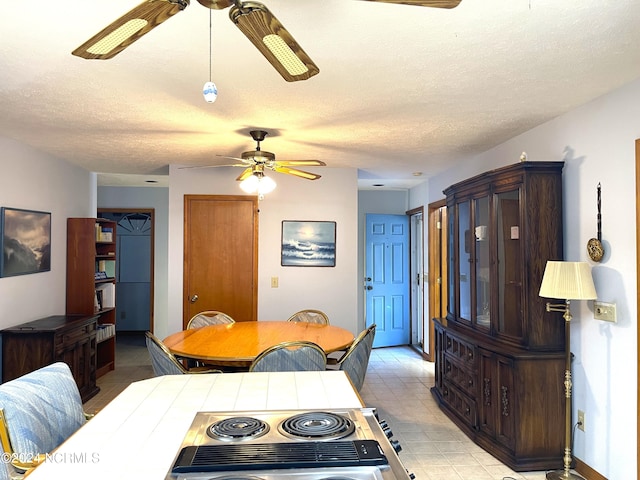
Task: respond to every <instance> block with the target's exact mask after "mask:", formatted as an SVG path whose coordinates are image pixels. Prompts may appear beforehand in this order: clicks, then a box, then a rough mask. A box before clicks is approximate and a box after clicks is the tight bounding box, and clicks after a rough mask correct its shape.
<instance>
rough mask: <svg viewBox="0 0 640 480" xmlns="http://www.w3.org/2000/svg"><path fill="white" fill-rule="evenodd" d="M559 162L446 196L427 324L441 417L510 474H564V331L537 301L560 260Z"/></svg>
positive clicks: (491, 175) (495, 175) (492, 175)
mask: <svg viewBox="0 0 640 480" xmlns="http://www.w3.org/2000/svg"><path fill="white" fill-rule="evenodd" d="M563 166H564V163H563V162H520V163H517V164H514V165H510V166H506V167H503V168H499V169H496V170H492V171H489V172H486V173H484V174H482V175H478V176H475V177H473V178H470V179H468V180H465V181H462V182H460V183H457V184H455V185H452V186H451V187H449V188H447V189H446V190H445V191H444V194H445V195H446V197H447V213H448V246H447V247H448V252H449V257H448V270H449V294H448V295H449V298H448V309H447V317H446V318H443V319H434V322H435V333H436V383H435V386H434V387H433V388H432V393H433V395H434V397H435V399H436V400H437V402H438V403H439V405H440V406H441V408H442V409H443V411H444V412H445V413H446V414H447V415H448V416H449V417H450V418H451V419H452V420H453V421H454V422H455V423H456V424H457V425H458V426H459V427H460V428H461V429H462V430H463V431H464V432H465V433H466V434H467V435H468V436H469V437H470V438H471V439H473V440H474V441H475V442H476V443H477V444H478V445H480V446H481V447H483V448H484V449H486V450H487V451H488V452H489V453H491V454H493V455H494V456H496V457H497V458H498V459H500V460H501V461H502V462H504V463H505V464H507V465H509V466H510V467H511V468H512V469H514V470H516V471H527V470H542V469H554V468H561V467H562V455H563V451H564V447H563V439H564V405H565V398H564V389H563V383H562V381H563V378H564V323H563V319H562V317H561V316H559V314H556V313H548V312H546V309H545V302H546V301H545V299H542V298H540V297H539V296H538V291H539V289H540V283H541V281H542V276H543V273H544V269H545V265H546V262H547V260H561V259H562V258H563V245H562V242H563V240H562V168H563Z"/></svg>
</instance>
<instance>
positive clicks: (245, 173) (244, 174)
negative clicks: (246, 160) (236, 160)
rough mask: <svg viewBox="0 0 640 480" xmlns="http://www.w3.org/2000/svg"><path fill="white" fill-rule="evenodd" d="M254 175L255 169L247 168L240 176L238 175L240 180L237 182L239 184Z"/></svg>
mask: <svg viewBox="0 0 640 480" xmlns="http://www.w3.org/2000/svg"><path fill="white" fill-rule="evenodd" d="M252 173H253V168H251V167H249V168H246V169H245V170H244V171H243V172H242V173H241V174H240V175H238V178H236V180H237V181H238V182H241V181H242V180H244V179H245V178H249V177H250V176H251V174H252Z"/></svg>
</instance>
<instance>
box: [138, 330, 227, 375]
mask: <svg viewBox="0 0 640 480" xmlns="http://www.w3.org/2000/svg"><path fill="white" fill-rule="evenodd" d="M145 335H146V337H147V338H146V341H147V350H148V351H149V357H151V367H152V368H153V373H154V374H155V376H156V377H159V376H161V375H182V374H185V373H222V372H221V371H220V370H216V369H213V368H209V367H195V368H191V369H187V368H186V367H185V366H184V365H182V363H180V362H179V361H178V359H177V358H176V357H175V355H174V354H173V353H171V351H170V350H169V349H168V348H167V346H166V345H165V344H164V343H162V342H161V341H160V339H159V338H158V337H156V336H155V335H154V334H153V333H151V332H145Z"/></svg>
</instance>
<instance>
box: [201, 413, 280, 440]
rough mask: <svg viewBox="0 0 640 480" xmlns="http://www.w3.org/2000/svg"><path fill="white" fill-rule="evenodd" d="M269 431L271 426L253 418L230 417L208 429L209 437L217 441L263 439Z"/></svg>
mask: <svg viewBox="0 0 640 480" xmlns="http://www.w3.org/2000/svg"><path fill="white" fill-rule="evenodd" d="M268 431H269V425H268V424H267V423H266V422H264V421H263V420H260V419H257V418H253V417H230V418H225V419H223V420H220V421H218V422H215V423H213V424H211V425H209V427H208V428H207V435H209V437H211V438H213V439H216V440H229V441H234V440H249V439H254V438H258V437H261V436H262V435H264V434H265V433H267V432H268Z"/></svg>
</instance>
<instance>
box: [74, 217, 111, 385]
mask: <svg viewBox="0 0 640 480" xmlns="http://www.w3.org/2000/svg"><path fill="white" fill-rule="evenodd" d="M115 265H116V222H113V221H111V220H106V219H102V218H69V219H67V307H66V310H67V314H68V315H70V314H81V315H95V316H97V329H96V343H97V345H96V351H97V352H96V376H97V377H100V376H102V375H104V374H105V373H107V372H108V371H110V370H113V369H114V368H115V348H116V339H115V323H116V309H115V306H116V304H115V301H116V298H115V287H116V278H115Z"/></svg>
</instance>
